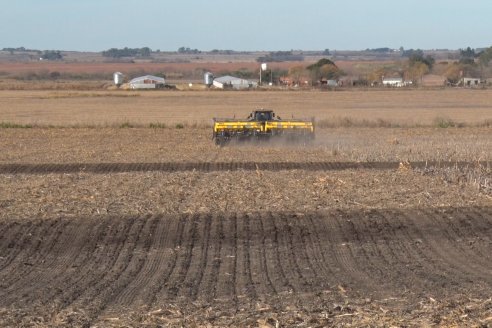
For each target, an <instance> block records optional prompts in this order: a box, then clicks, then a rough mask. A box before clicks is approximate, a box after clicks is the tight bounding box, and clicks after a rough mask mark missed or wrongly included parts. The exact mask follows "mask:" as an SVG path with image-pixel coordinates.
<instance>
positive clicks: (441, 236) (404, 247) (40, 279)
mask: <svg viewBox="0 0 492 328" xmlns="http://www.w3.org/2000/svg"><path fill="white" fill-rule="evenodd" d="M1 230H2V231H1V236H2V238H1V239H0V251H1V261H0V286H1V288H0V306H1V307H2V308H3V310H2V313H3V315H2V316H1V319H0V324H1V325H2V326H7V325H19V324H23V323H25V324H27V323H28V322H27V321H29V320H30V321H31V322H35V323H37V324H40V325H47V326H51V325H75V326H91V325H97V326H108V325H109V326H111V325H114V326H120V325H124V324H130V325H141V324H142V325H143V324H150V323H153V324H157V323H160V324H171V325H172V324H176V325H177V324H178V323H181V324H199V325H205V324H213V325H223V326H227V325H252V326H255V325H261V324H264V326H265V325H267V324H268V322H270V324H272V325H273V326H275V324H276V323H277V322H278V323H280V324H281V325H287V326H289V325H292V324H297V325H300V324H301V323H302V324H304V325H312V326H329V325H334V324H341V323H348V324H352V325H359V324H369V323H371V324H377V325H382V323H386V324H393V325H398V324H399V323H401V322H402V321H401V320H403V321H404V322H407V323H408V322H413V323H414V324H417V325H428V324H443V325H447V324H452V323H456V324H458V325H471V324H481V323H484V324H487V323H490V317H489V316H490V314H491V313H490V311H491V309H492V303H491V302H490V299H489V297H490V295H491V291H492V255H491V254H492V237H491V236H492V208H491V207H467V208H439V209H435V208H428V209H419V210H398V209H386V210H357V211H342V210H335V211H321V212H320V211H318V212H306V213H294V212H270V211H265V212H250V213H214V214H210V213H200V214H190V215H186V214H182V215H177V216H169V215H146V216H130V217H111V216H107V217H103V218H97V219H96V218H91V217H81V218H77V219H64V218H58V219H51V220H50V219H32V220H26V219H23V220H15V219H14V220H9V221H8V222H5V223H4V224H2V225H1ZM471 295H472V296H473V299H467V298H466V297H470V296H471ZM456 300H457V301H456ZM466 300H468V301H466ZM451 301H452V302H462V303H463V304H461V305H462V306H463V308H461V307H460V306H461V305H460V304H459V303H455V304H454V306H455V307H454V310H456V311H458V312H457V313H452V315H449V313H447V312H445V310H442V312H436V313H434V314H433V315H432V316H426V315H424V316H422V313H425V311H426V306H427V304H428V305H429V306H434V307H439V306H440V305H442V304H443V303H442V302H451ZM459 309H462V311H463V312H459ZM467 309H469V310H468V311H467ZM448 310H449V309H448ZM372 311H374V312H372ZM7 314H8V315H7ZM197 314H199V315H198V316H197ZM487 320H488V321H487Z"/></svg>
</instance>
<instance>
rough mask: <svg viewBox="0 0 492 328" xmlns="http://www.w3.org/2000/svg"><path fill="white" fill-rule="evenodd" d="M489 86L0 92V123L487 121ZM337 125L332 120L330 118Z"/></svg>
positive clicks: (491, 96)
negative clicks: (250, 118)
mask: <svg viewBox="0 0 492 328" xmlns="http://www.w3.org/2000/svg"><path fill="white" fill-rule="evenodd" d="M490 99H492V90H457V89H453V90H450V89H448V90H427V91H422V90H381V91H340V92H330V91H263V92H262V91H246V92H222V91H186V92H179V91H157V92H132V91H111V92H109V91H95V92H89V91H83V92H81V91H73V90H72V91H0V122H4V123H5V122H8V123H15V124H32V125H55V126H74V125H79V126H80V125H82V126H87V125H95V126H115V125H119V124H123V123H132V124H135V125H149V124H151V123H164V124H167V125H170V126H172V125H174V124H177V123H183V124H199V125H207V124H210V123H211V119H212V118H213V117H232V116H234V115H235V116H236V117H246V116H247V114H248V113H249V112H250V111H251V110H252V109H255V108H260V107H264V108H272V109H274V110H276V111H277V113H278V114H279V115H280V116H281V117H284V118H285V117H291V116H294V117H316V119H317V120H318V121H319V122H323V123H324V124H325V125H328V126H329V125H330V124H329V122H335V123H336V122H342V123H343V122H344V121H348V122H352V121H353V122H362V121H366V122H376V123H377V122H383V123H384V124H386V123H388V124H394V125H402V126H412V125H435V123H436V120H442V119H444V120H451V121H454V122H459V123H468V124H471V125H473V124H482V123H483V122H486V121H490V120H492V102H491V101H490ZM335 125H336V124H335Z"/></svg>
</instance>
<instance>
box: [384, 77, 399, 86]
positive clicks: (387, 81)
mask: <svg viewBox="0 0 492 328" xmlns="http://www.w3.org/2000/svg"><path fill="white" fill-rule="evenodd" d="M383 85H384V86H388V87H398V88H399V87H402V86H403V79H402V78H401V77H387V78H384V79H383Z"/></svg>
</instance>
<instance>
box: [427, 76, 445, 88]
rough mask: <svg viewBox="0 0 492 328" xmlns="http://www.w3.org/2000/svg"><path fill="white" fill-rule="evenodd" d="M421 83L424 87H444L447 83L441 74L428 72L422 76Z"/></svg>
mask: <svg viewBox="0 0 492 328" xmlns="http://www.w3.org/2000/svg"><path fill="white" fill-rule="evenodd" d="M421 85H422V86H424V87H442V86H445V85H446V78H445V77H443V76H440V75H434V74H427V75H424V76H423V77H422V81H421Z"/></svg>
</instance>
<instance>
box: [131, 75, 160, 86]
mask: <svg viewBox="0 0 492 328" xmlns="http://www.w3.org/2000/svg"><path fill="white" fill-rule="evenodd" d="M129 84H130V89H158V88H164V86H165V85H166V80H164V79H163V78H162V77H158V76H153V75H145V76H140V77H136V78H134V79H133V80H131V81H130V83H129Z"/></svg>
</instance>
